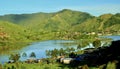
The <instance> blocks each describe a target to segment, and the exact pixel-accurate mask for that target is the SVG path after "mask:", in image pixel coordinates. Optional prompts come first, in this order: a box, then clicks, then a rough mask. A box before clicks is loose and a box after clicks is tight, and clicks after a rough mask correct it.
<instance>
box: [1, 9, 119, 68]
mask: <svg viewBox="0 0 120 69" xmlns="http://www.w3.org/2000/svg"><path fill="white" fill-rule="evenodd" d="M119 22H120V13H117V14H115V15H113V14H104V15H101V16H99V17H95V16H92V15H90V14H88V13H86V12H80V11H73V10H69V9H64V10H61V11H59V12H55V13H42V12H40V13H33V14H19V15H18V14H10V15H4V16H0V54H4V53H5V52H7V53H9V51H12V50H15V49H20V48H22V47H24V46H27V45H28V44H30V43H32V42H35V41H42V40H52V39H65V40H77V41H76V43H77V44H78V47H77V48H78V51H77V52H76V53H77V54H81V53H83V51H80V49H81V48H82V47H84V46H86V45H88V44H89V43H90V42H93V41H94V39H95V38H96V37H98V36H99V35H118V34H120V24H119ZM73 44H74V43H73ZM64 45H65V46H67V45H71V44H68V43H64ZM93 45H94V46H95V47H96V48H97V47H98V46H100V45H101V43H100V41H99V40H95V41H94V42H93ZM65 51H66V52H65ZM71 51H75V49H74V48H67V49H62V48H61V49H60V50H58V49H54V50H47V51H46V52H47V53H46V55H47V56H48V57H57V56H58V55H67V56H68V55H69V53H70V52H71ZM26 56H27V55H26V53H23V57H26ZM30 57H36V55H35V53H34V52H32V53H31V55H30ZM10 59H11V60H14V61H15V62H16V61H18V59H19V54H15V55H11V57H10ZM110 64H111V65H110ZM109 65H110V66H112V67H113V68H115V65H114V64H112V62H110V63H108V65H107V68H108V69H109V67H110V66H109ZM101 67H102V66H101ZM15 68H16V69H63V68H64V69H69V66H64V65H61V64H58V63H53V64H43V63H40V64H27V63H20V62H19V63H17V62H16V63H13V64H5V65H3V69H15ZM85 68H88V67H87V66H86V65H85ZM0 69H2V65H0ZM90 69H96V67H95V68H94V67H90Z"/></svg>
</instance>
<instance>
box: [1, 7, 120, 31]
mask: <svg viewBox="0 0 120 69" xmlns="http://www.w3.org/2000/svg"><path fill="white" fill-rule="evenodd" d="M0 20H1V21H8V22H11V23H14V24H18V25H21V26H24V27H26V28H29V29H32V30H37V31H80V32H84V31H86V32H90V31H105V30H114V31H117V30H120V24H119V23H120V13H117V14H115V15H113V14H104V15H101V16H99V17H95V16H92V15H90V14H89V13H86V12H80V11H74V10H70V9H63V10H61V11H58V12H54V13H43V12H40V13H33V14H19V15H18V14H10V15H4V16H0Z"/></svg>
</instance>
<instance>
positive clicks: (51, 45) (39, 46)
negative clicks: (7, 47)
mask: <svg viewBox="0 0 120 69" xmlns="http://www.w3.org/2000/svg"><path fill="white" fill-rule="evenodd" d="M104 37H105V38H111V39H113V40H114V41H115V40H120V36H104ZM72 42H74V41H71V40H47V41H41V42H36V43H32V44H31V45H29V46H26V47H24V48H22V49H20V50H18V51H14V52H17V53H20V54H21V55H22V54H23V53H24V52H25V53H26V54H27V57H26V58H24V57H21V58H20V60H22V61H23V60H26V59H28V58H29V56H30V54H31V52H34V53H35V54H36V58H38V59H39V58H45V57H46V53H45V51H46V50H53V49H55V48H56V49H60V48H64V49H65V48H67V47H74V48H76V47H77V45H75V44H74V45H71V46H64V45H63V44H61V43H72ZM8 57H9V55H5V54H4V55H1V54H0V63H2V64H3V63H4V62H7V61H8V60H9V59H8Z"/></svg>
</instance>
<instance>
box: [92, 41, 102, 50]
mask: <svg viewBox="0 0 120 69" xmlns="http://www.w3.org/2000/svg"><path fill="white" fill-rule="evenodd" d="M93 46H94V47H95V48H98V47H100V46H101V41H100V40H99V39H96V40H95V41H93Z"/></svg>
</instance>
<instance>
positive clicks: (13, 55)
mask: <svg viewBox="0 0 120 69" xmlns="http://www.w3.org/2000/svg"><path fill="white" fill-rule="evenodd" d="M19 58H20V54H11V55H10V58H9V59H10V60H13V61H14V62H16V61H18V60H19Z"/></svg>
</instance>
